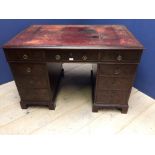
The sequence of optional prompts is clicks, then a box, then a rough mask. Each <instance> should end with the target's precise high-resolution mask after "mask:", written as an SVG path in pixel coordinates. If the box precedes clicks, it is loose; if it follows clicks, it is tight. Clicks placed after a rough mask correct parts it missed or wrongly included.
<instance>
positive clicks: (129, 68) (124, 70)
mask: <svg viewBox="0 0 155 155" xmlns="http://www.w3.org/2000/svg"><path fill="white" fill-rule="evenodd" d="M136 68H137V65H135V64H131V65H128V64H121V65H120V64H115V65H114V64H108V65H106V64H99V70H98V74H99V75H103V76H117V77H131V76H134V75H135V72H136Z"/></svg>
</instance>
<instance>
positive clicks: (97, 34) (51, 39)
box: [3, 25, 143, 113]
mask: <svg viewBox="0 0 155 155" xmlns="http://www.w3.org/2000/svg"><path fill="white" fill-rule="evenodd" d="M3 49H4V52H5V55H6V58H7V60H8V62H9V65H10V67H11V70H12V73H13V76H14V79H15V83H16V85H17V89H18V92H19V95H20V97H21V102H20V103H21V107H22V108H23V109H25V108H27V107H28V106H29V105H48V106H49V109H53V110H54V109H55V107H56V104H55V101H54V100H55V97H56V94H57V93H56V92H57V87H58V85H59V81H60V79H61V76H62V75H63V68H62V63H66V62H67V63H68V62H72V63H74V62H76V63H77V62H79V63H92V71H91V77H92V85H93V87H92V88H93V106H92V111H93V112H97V111H98V110H99V109H101V108H119V109H121V111H122V113H127V110H128V99H129V95H130V92H131V88H132V84H133V81H134V76H135V73H136V68H137V65H138V63H139V61H140V57H141V54H142V51H143V46H142V45H141V44H140V43H139V42H138V40H137V39H135V37H134V36H133V35H132V34H131V33H130V32H129V31H128V30H127V28H126V27H125V26H121V25H92V26H90V25H32V26H30V27H28V28H27V29H26V30H24V31H22V32H21V33H19V34H18V35H17V36H15V37H14V38H13V39H12V40H10V41H9V42H8V43H6V44H5V45H4V46H3ZM90 104H91V103H90Z"/></svg>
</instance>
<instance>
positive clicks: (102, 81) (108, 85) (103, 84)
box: [97, 76, 133, 90]
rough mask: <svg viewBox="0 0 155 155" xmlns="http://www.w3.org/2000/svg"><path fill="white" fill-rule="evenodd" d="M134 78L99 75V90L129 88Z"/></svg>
mask: <svg viewBox="0 0 155 155" xmlns="http://www.w3.org/2000/svg"><path fill="white" fill-rule="evenodd" d="M132 81H133V79H132V78H117V77H103V76H98V77H97V89H98V90H129V89H130V88H131V87H132Z"/></svg>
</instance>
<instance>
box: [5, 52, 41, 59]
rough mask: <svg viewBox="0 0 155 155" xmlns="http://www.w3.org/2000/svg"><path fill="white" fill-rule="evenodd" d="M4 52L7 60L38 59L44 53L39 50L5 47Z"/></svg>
mask: <svg viewBox="0 0 155 155" xmlns="http://www.w3.org/2000/svg"><path fill="white" fill-rule="evenodd" d="M5 54H6V57H7V60H8V61H31V60H37V61H39V60H43V59H44V53H43V51H40V50H25V49H10V50H9V49H7V50H5Z"/></svg>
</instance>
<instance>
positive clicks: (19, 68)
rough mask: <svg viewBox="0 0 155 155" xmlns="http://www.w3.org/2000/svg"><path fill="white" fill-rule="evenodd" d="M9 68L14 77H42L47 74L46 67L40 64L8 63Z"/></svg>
mask: <svg viewBox="0 0 155 155" xmlns="http://www.w3.org/2000/svg"><path fill="white" fill-rule="evenodd" d="M10 67H11V69H12V72H13V74H14V75H31V76H32V75H37V76H42V75H46V74H47V68H46V65H45V64H40V63H38V64H36V63H35V64H33V63H10Z"/></svg>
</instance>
